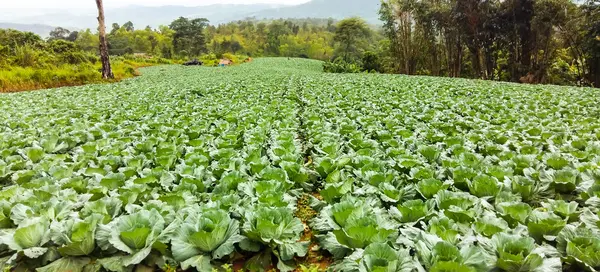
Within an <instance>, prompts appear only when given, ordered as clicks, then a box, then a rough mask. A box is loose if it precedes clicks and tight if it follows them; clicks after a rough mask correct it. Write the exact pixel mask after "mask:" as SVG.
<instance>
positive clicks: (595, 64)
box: [0, 0, 600, 87]
mask: <svg viewBox="0 0 600 272" xmlns="http://www.w3.org/2000/svg"><path fill="white" fill-rule="evenodd" d="M379 13H380V19H381V21H382V25H381V26H373V25H368V24H367V23H366V22H365V21H364V20H362V19H360V18H348V19H345V20H342V21H339V22H337V21H334V20H333V19H310V18H309V19H287V20H285V19H281V20H268V21H267V20H263V21H260V20H254V19H246V20H241V21H236V22H231V23H227V24H220V25H211V24H210V22H209V21H208V20H206V19H203V18H198V19H188V18H183V17H181V18H178V19H176V20H174V21H173V22H172V23H170V24H169V25H168V26H159V27H157V28H152V27H149V26H146V27H141V28H138V26H135V25H134V23H132V22H125V23H124V24H122V25H120V24H113V25H112V26H108V29H107V39H108V47H109V53H110V55H111V56H121V57H126V58H131V57H132V56H135V57H137V58H142V59H169V60H188V59H193V58H200V59H202V60H203V61H204V63H205V64H208V65H216V63H218V60H219V59H220V58H230V59H232V60H234V61H238V59H242V58H245V57H246V56H250V57H262V56H269V57H301V58H312V59H319V60H324V61H326V64H325V70H326V71H329V72H380V73H401V74H410V75H433V76H448V77H466V78H480V79H488V80H500V81H512V82H523V83H551V84H562V85H581V86H590V85H593V86H597V87H598V86H600V1H599V0H587V2H585V3H582V4H576V3H574V2H572V1H570V0H418V1H417V0H382V4H381V9H380V11H379ZM27 35H29V36H31V35H33V34H30V33H29V34H27ZM34 36H35V35H34ZM35 39H37V40H41V38H39V37H37V38H35ZM57 41H61V43H62V44H63V45H67V44H68V46H70V47H72V49H69V50H68V51H69V52H72V51H80V52H82V53H83V54H84V55H86V56H87V58H91V57H90V56H92V57H93V56H96V55H97V54H98V35H97V33H96V31H92V30H89V29H87V30H84V31H79V32H71V31H69V30H66V29H64V28H57V29H55V30H54V31H52V32H51V33H50V37H49V38H48V39H47V40H46V41H43V40H42V41H41V42H44V43H47V44H48V47H52V46H51V45H52V44H53V43H57ZM18 44H19V45H22V44H23V43H18ZM13 45H14V43H8V44H7V43H1V41H0V46H3V47H4V48H5V49H2V47H0V50H4V51H0V52H4V54H5V55H6V54H8V57H10V56H13V55H14V54H19V53H18V50H22V49H17V48H18V47H14V46H13ZM6 48H8V51H7V49H6ZM51 51H52V50H51ZM52 52H54V51H52ZM11 54H12V55H11ZM52 54H53V55H56V54H55V53H52ZM0 64H1V63H0ZM10 65H19V64H17V63H12V64H10Z"/></svg>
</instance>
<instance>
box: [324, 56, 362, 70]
mask: <svg viewBox="0 0 600 272" xmlns="http://www.w3.org/2000/svg"><path fill="white" fill-rule="evenodd" d="M361 70H362V68H361V67H360V66H359V65H357V64H356V63H351V62H346V61H344V59H343V58H337V59H335V61H332V62H330V61H327V62H325V63H324V64H323V71H324V72H327V73H360V72H361Z"/></svg>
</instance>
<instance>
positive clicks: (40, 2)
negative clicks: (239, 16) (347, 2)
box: [0, 0, 309, 10]
mask: <svg viewBox="0 0 600 272" xmlns="http://www.w3.org/2000/svg"><path fill="white" fill-rule="evenodd" d="M308 1H309V0H104V6H105V7H106V8H110V7H120V6H128V5H144V6H162V5H186V6H202V5H210V4H253V3H267V4H289V5H294V4H300V3H305V2H308ZM95 7H96V4H95V1H94V0H0V10H2V9H11V10H15V9H19V10H24V9H31V10H39V9H69V8H75V9H88V8H95Z"/></svg>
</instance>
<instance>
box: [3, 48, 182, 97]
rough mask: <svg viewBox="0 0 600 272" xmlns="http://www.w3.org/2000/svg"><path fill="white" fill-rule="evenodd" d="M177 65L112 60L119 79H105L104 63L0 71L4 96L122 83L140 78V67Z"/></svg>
mask: <svg viewBox="0 0 600 272" xmlns="http://www.w3.org/2000/svg"><path fill="white" fill-rule="evenodd" d="M163 64H173V62H172V61H169V60H163V59H142V58H136V59H128V58H124V57H117V58H114V59H113V60H112V61H111V66H112V70H113V74H114V75H115V78H114V79H113V80H109V81H105V80H103V79H102V74H101V72H100V69H101V67H102V65H101V64H100V63H96V64H94V65H92V64H87V63H84V64H80V65H68V64H65V65H60V66H57V67H44V68H33V67H19V66H11V67H8V68H3V69H2V70H0V93H10V92H21V91H31V90H39V89H48V88H56V87H65V86H79V85H84V84H90V83H102V82H108V83H112V82H118V81H121V80H123V79H127V78H131V77H135V76H139V75H140V72H139V71H138V68H142V67H149V66H155V65H163Z"/></svg>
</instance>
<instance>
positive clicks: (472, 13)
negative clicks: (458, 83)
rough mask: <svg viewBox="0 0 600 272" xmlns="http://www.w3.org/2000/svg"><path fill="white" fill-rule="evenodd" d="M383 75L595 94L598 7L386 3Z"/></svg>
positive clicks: (499, 1) (499, 0) (431, 0)
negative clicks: (583, 88) (564, 87)
mask: <svg viewBox="0 0 600 272" xmlns="http://www.w3.org/2000/svg"><path fill="white" fill-rule="evenodd" d="M380 16H381V20H382V22H383V24H384V25H383V33H384V35H385V37H386V43H387V50H385V51H384V56H385V60H386V61H385V62H386V63H387V65H386V69H387V71H389V72H394V73H403V74H426V75H434V76H450V77H470V78H481V79H490V80H502V81H513V82H523V83H554V84H579V85H594V86H596V87H599V86H600V1H598V0H588V1H586V2H585V3H583V4H577V3H576V2H572V1H569V0H441V1H440V0H419V1H417V0H384V1H382V6H381V10H380Z"/></svg>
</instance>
